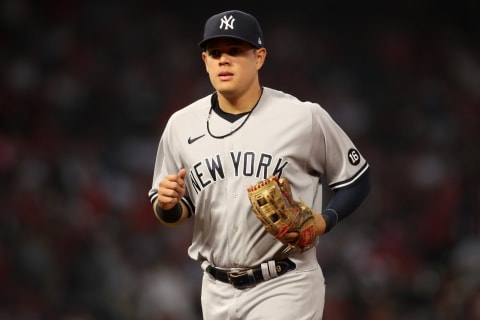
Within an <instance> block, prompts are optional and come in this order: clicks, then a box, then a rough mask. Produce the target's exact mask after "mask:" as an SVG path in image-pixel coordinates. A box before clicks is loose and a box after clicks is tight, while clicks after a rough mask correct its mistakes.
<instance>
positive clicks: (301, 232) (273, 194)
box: [247, 176, 315, 250]
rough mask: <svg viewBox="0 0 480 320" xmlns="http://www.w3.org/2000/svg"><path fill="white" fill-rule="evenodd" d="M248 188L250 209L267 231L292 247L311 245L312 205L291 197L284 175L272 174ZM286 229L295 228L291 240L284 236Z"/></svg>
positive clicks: (312, 227) (292, 229)
mask: <svg viewBox="0 0 480 320" xmlns="http://www.w3.org/2000/svg"><path fill="white" fill-rule="evenodd" d="M247 191H248V197H249V199H250V202H251V204H252V208H253V211H254V212H255V215H256V216H257V218H258V219H259V220H260V221H261V222H262V224H263V226H264V228H265V229H266V230H267V232H269V233H270V234H272V235H273V236H274V237H275V238H276V239H278V240H280V241H281V242H282V243H285V244H288V245H289V246H290V247H292V248H300V249H302V250H306V249H309V248H310V247H312V245H313V244H314V241H315V228H314V219H313V212H312V209H310V208H309V207H307V206H306V205H305V204H303V202H301V201H295V200H293V196H292V191H291V189H290V183H289V182H288V180H287V179H286V178H278V177H276V176H271V177H269V178H268V179H266V180H263V181H260V182H259V183H257V184H256V185H254V186H249V187H248V189H247ZM288 232H298V238H297V239H296V240H295V241H293V242H288V241H287V240H285V239H283V237H284V236H285V234H286V233H288Z"/></svg>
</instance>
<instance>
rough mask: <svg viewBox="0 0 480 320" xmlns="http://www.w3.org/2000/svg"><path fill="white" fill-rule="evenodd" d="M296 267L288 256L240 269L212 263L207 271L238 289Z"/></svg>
mask: <svg viewBox="0 0 480 320" xmlns="http://www.w3.org/2000/svg"><path fill="white" fill-rule="evenodd" d="M295 268H296V265H295V263H294V262H292V261H291V260H289V259H288V258H285V259H282V260H271V261H268V262H265V263H262V264H261V265H259V266H256V267H253V268H250V269H246V270H240V271H227V270H222V269H218V268H215V267H213V266H211V265H209V266H208V267H207V268H206V269H205V271H207V272H208V273H209V274H210V275H212V276H213V277H214V278H215V279H216V280H219V281H222V282H225V283H230V284H231V285H232V286H234V287H235V288H237V289H245V288H249V287H254V286H255V285H256V284H258V283H260V282H263V281H266V280H270V279H273V278H276V277H278V276H281V275H282V274H285V273H286V272H287V271H290V270H295Z"/></svg>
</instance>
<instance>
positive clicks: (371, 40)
mask: <svg viewBox="0 0 480 320" xmlns="http://www.w3.org/2000/svg"><path fill="white" fill-rule="evenodd" d="M302 6H303V7H302ZM231 8H236V9H241V10H245V11H249V12H251V13H253V14H255V15H256V16H257V17H258V19H259V20H260V22H261V24H262V27H263V29H264V33H265V42H266V46H267V48H268V49H269V55H268V57H267V62H266V65H265V67H264V69H263V71H262V73H261V82H262V84H263V85H265V86H269V87H274V88H277V89H281V90H285V91H288V92H291V93H293V94H295V95H297V96H299V97H300V98H302V99H304V100H310V101H316V102H319V103H320V104H321V105H322V106H323V107H324V108H325V109H327V110H328V111H329V112H330V113H331V114H332V115H333V117H334V118H335V119H336V120H337V121H338V122H339V123H340V124H341V125H342V126H343V127H344V128H345V129H346V131H347V132H348V133H349V135H350V136H351V137H352V138H353V140H354V141H355V143H356V144H357V145H358V146H359V148H360V149H361V150H362V153H364V154H365V156H366V157H367V158H368V160H369V162H370V164H371V167H372V172H373V176H374V189H373V190H372V193H371V195H370V197H369V198H368V200H367V201H366V202H365V203H364V204H363V205H362V207H361V208H360V210H358V211H357V212H356V213H355V215H353V216H351V217H350V218H349V220H346V221H344V222H343V223H342V224H341V225H339V226H337V228H335V229H334V231H333V232H332V233H330V234H329V235H327V236H325V237H323V238H322V239H321V242H320V244H319V246H318V248H317V250H318V258H319V261H320V262H321V264H322V266H323V268H324V272H325V275H326V278H327V290H328V291H327V302H326V309H325V319H326V320H344V319H350V320H351V319H355V320H403V319H408V320H417V319H418V320H425V319H427V320H430V319H431V320H458V319H462V320H478V319H480V273H479V272H478V271H479V270H480V208H479V207H480V200H479V198H480V184H479V176H480V174H479V163H480V151H479V142H478V139H479V137H480V123H479V122H480V48H479V46H480V41H479V39H480V23H479V21H480V4H479V3H478V1H473V0H471V1H456V2H453V1H403V2H401V1H397V2H394V3H389V4H388V5H387V4H384V3H383V2H381V1H361V2H360V1H347V0H343V1H320V2H316V3H315V4H313V3H312V5H306V4H302V3H299V2H293V3H289V4H288V5H287V6H280V4H279V3H276V2H272V3H268V2H262V3H261V4H253V2H252V3H249V2H248V1H247V2H245V1H238V2H235V1H230V2H220V1H209V2H204V3H194V4H193V5H192V6H191V7H190V5H189V4H187V3H183V2H177V3H173V4H170V5H168V6H167V5H165V4H163V5H162V4H160V3H153V2H151V1H136V2H133V1H132V2H127V1H93V0H86V1H53V0H52V1H28V0H19V1H15V0H5V1H2V2H0V35H1V36H0V72H1V73H0V179H1V185H0V188H1V189H0V212H1V213H0V284H1V285H0V286H1V290H0V318H1V319H5V320H9V319H102V320H108V319H116V320H122V319H145V320H151V319H155V320H170V319H175V320H194V319H201V315H200V306H199V290H200V287H199V285H200V275H201V270H200V268H199V266H198V265H197V264H196V263H194V262H192V261H190V259H189V258H188V257H187V254H186V248H187V246H188V244H189V241H190V231H191V229H190V228H191V226H190V225H185V226H182V227H181V228H180V229H166V228H164V227H162V226H161V225H160V224H158V223H157V222H156V220H155V219H154V217H153V214H152V212H151V207H150V204H149V202H148V198H147V194H146V193H147V191H148V189H149V187H150V183H151V176H152V170H153V162H154V156H155V152H156V146H157V143H158V138H159V136H160V134H161V130H162V127H163V125H164V124H165V121H166V120H167V118H168V116H169V115H170V114H171V113H172V112H173V111H175V110H176V109H177V108H180V107H182V106H184V105H186V104H188V103H190V102H191V101H193V100H194V99H196V98H198V97H200V96H202V95H205V94H208V93H209V92H210V91H211V90H212V89H211V87H210V83H209V82H208V78H207V75H206V74H205V71H204V69H203V65H202V62H201V60H200V51H199V49H198V48H197V46H196V44H197V43H198V41H199V39H200V37H201V33H202V27H203V23H204V21H205V19H206V18H208V17H209V16H210V15H211V14H214V13H216V12H218V11H221V10H226V9H231ZM286 133H287V134H288V132H286Z"/></svg>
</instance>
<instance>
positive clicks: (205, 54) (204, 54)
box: [202, 51, 208, 73]
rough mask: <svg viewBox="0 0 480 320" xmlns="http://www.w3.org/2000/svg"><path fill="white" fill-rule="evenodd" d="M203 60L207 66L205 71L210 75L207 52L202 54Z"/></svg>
mask: <svg viewBox="0 0 480 320" xmlns="http://www.w3.org/2000/svg"><path fill="white" fill-rule="evenodd" d="M202 60H203V63H204V64H205V70H206V71H207V73H208V67H207V53H206V52H205V51H203V52H202Z"/></svg>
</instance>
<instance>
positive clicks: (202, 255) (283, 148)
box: [149, 88, 368, 268]
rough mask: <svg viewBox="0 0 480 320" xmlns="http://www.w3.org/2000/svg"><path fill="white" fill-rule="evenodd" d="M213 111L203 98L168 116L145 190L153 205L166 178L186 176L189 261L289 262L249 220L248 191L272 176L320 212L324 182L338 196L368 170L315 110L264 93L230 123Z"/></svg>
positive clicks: (333, 126) (325, 115) (279, 94)
mask: <svg viewBox="0 0 480 320" xmlns="http://www.w3.org/2000/svg"><path fill="white" fill-rule="evenodd" d="M211 108H212V104H211V95H209V96H206V97H204V98H202V99H199V100H197V101H195V102H194V103H192V104H190V105H189V106H187V107H185V108H183V109H180V110H178V111H177V112H175V113H174V114H173V115H172V116H171V118H170V119H169V121H168V123H167V125H166V127H165V129H164V132H163V134H162V137H161V139H160V143H159V147H158V153H157V158H156V163H155V170H154V176H153V183H152V189H151V190H150V191H149V196H150V199H152V200H154V199H155V198H156V196H157V195H156V192H157V191H156V189H157V188H158V185H159V183H160V181H161V180H162V179H163V178H164V177H165V176H166V175H168V174H175V173H178V171H179V170H180V169H181V168H186V169H187V177H186V189H187V191H186V194H185V198H184V199H183V201H184V202H185V203H188V204H189V206H190V209H192V213H193V218H194V231H193V239H192V244H191V245H190V247H189V249H188V254H189V256H190V257H191V258H192V259H195V260H198V261H200V262H203V261H205V260H207V261H208V262H209V263H211V264H213V265H215V266H219V267H222V268H237V267H250V266H255V265H258V264H260V263H262V262H264V261H267V260H270V259H274V258H279V257H283V256H285V255H288V254H289V253H288V247H287V246H286V245H284V244H282V243H281V242H280V241H278V240H275V239H274V238H273V236H272V235H271V234H269V233H267V232H266V231H265V230H264V228H263V225H262V224H261V222H260V221H259V220H258V219H257V218H256V216H255V214H254V213H253V211H252V208H251V204H250V201H249V199H248V196H247V188H248V186H249V185H253V184H255V183H257V182H258V181H260V180H263V179H265V178H267V177H269V176H271V175H276V176H279V177H285V178H287V179H288V180H289V182H290V184H291V188H292V193H293V196H294V198H295V199H297V200H302V201H303V202H304V203H305V204H306V205H308V206H310V207H312V208H314V209H316V210H317V211H321V209H322V208H321V207H320V204H321V202H322V199H321V197H322V186H321V184H320V178H321V176H322V175H323V176H325V179H324V180H325V181H326V183H327V184H328V186H329V187H330V188H332V189H336V188H341V187H346V186H348V185H350V184H352V183H354V182H355V180H356V179H357V178H358V177H360V176H361V175H362V174H363V173H364V172H365V171H366V170H367V168H368V163H367V162H366V161H365V159H364V158H363V157H362V156H361V154H360V153H359V152H358V151H357V149H356V147H355V145H354V144H353V143H352V141H351V139H350V138H349V137H348V136H347V135H346V134H345V132H344V131H343V130H342V129H341V128H340V127H339V126H338V125H337V124H336V123H335V122H334V121H333V120H332V118H331V117H330V116H329V114H328V113H327V112H326V111H325V110H324V109H323V108H322V107H321V106H320V105H318V104H316V103H311V102H303V101H300V100H298V99H297V98H295V97H293V96H292V95H289V94H286V93H284V92H281V91H277V90H273V89H271V88H264V90H263V94H262V96H261V98H260V100H259V102H258V104H257V106H256V107H255V108H254V109H253V111H252V112H251V113H250V114H249V115H248V114H246V115H245V116H243V117H242V118H240V119H237V120H236V121H235V122H233V123H232V122H229V121H227V120H225V119H223V118H222V117H220V116H219V115H217V114H216V113H215V112H214V111H212V109H211ZM247 117H248V118H247ZM207 121H208V126H209V131H210V132H209V131H207ZM238 128H239V129H238ZM236 129H238V130H237V131H236V132H234V133H233V134H231V135H227V134H228V133H229V132H231V131H233V130H236ZM225 135H227V136H225ZM214 136H225V137H223V138H215V137H214ZM187 199H188V200H187Z"/></svg>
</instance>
